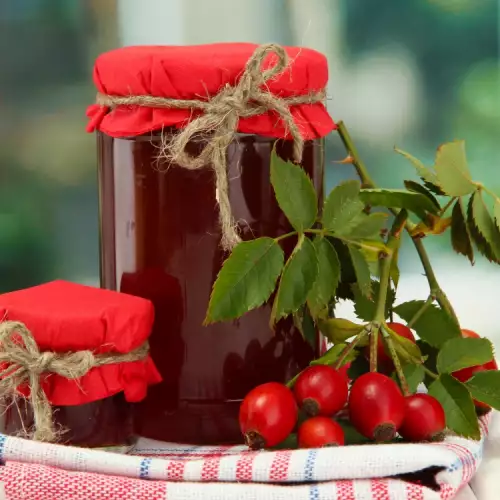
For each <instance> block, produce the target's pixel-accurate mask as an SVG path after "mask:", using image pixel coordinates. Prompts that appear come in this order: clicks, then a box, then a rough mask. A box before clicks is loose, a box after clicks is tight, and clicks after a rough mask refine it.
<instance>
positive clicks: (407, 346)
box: [384, 327, 422, 363]
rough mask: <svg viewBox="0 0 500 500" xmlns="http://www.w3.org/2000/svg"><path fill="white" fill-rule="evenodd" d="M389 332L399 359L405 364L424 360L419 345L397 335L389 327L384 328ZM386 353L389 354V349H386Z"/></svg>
mask: <svg viewBox="0 0 500 500" xmlns="http://www.w3.org/2000/svg"><path fill="white" fill-rule="evenodd" d="M384 329H386V330H387V333H388V334H389V335H390V337H391V338H392V343H393V345H394V349H395V350H396V353H397V355H398V357H399V359H400V360H401V361H402V362H404V363H409V362H412V363H414V362H415V360H421V359H422V353H421V352H420V349H419V347H418V345H417V344H416V343H414V342H412V341H411V340H408V339H407V338H405V337H403V336H401V335H399V334H397V333H396V332H395V331H394V330H391V329H390V328H389V327H384ZM386 352H389V349H388V348H387V349H386Z"/></svg>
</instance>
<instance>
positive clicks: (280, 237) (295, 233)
mask: <svg viewBox="0 0 500 500" xmlns="http://www.w3.org/2000/svg"><path fill="white" fill-rule="evenodd" d="M296 235H297V231H292V232H291V233H286V234H282V235H281V236H278V237H277V238H274V241H275V242H276V243H278V241H281V240H285V239H286V238H290V237H291V236H296Z"/></svg>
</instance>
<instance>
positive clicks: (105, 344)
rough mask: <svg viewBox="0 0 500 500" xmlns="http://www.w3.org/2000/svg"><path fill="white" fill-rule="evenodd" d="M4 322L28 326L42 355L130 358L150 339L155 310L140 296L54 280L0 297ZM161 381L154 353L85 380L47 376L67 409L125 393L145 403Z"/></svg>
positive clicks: (50, 393)
mask: <svg viewBox="0 0 500 500" xmlns="http://www.w3.org/2000/svg"><path fill="white" fill-rule="evenodd" d="M0 318H2V319H3V320H9V321H20V322H22V323H24V324H25V325H26V327H27V328H28V329H29V330H30V331H31V333H32V335H33V337H34V339H35V341H36V343H37V344H38V347H39V349H40V351H53V352H60V353H65V352H75V351H83V350H90V351H92V352H93V353H94V354H102V353H112V352H116V353H123V354H125V353H128V352H130V351H133V350H134V349H136V348H138V347H139V346H141V345H142V344H143V343H144V342H145V341H146V340H147V339H148V337H149V334H150V332H151V329H152V326H153V319H154V308H153V304H152V303H151V302H150V301H148V300H146V299H143V298H140V297H134V296H132V295H127V294H124V293H119V292H113V291H110V290H103V289H99V288H94V287H89V286H84V285H79V284H75V283H69V282H66V281H53V282H50V283H46V284H43V285H39V286H35V287H32V288H28V289H25V290H19V291H16V292H11V293H6V294H3V295H0ZM160 381H161V377H160V375H159V373H158V371H157V369H156V367H155V366H154V363H153V361H152V360H151V358H150V357H149V355H148V356H147V357H146V358H144V359H143V360H138V361H130V362H124V363H118V364H109V365H104V366H100V367H98V368H93V369H91V370H90V371H89V372H88V373H87V374H86V375H84V376H83V377H81V378H80V379H79V380H68V379H66V378H64V377H61V376H60V375H57V374H47V375H44V376H43V380H42V387H43V388H44V390H45V393H46V394H47V397H48V399H49V401H50V402H51V404H52V405H55V406H64V405H80V404H84V403H90V402H92V401H96V400H99V399H103V398H106V397H109V396H113V395H114V394H117V393H118V392H121V391H124V392H125V397H126V399H127V400H128V401H140V400H142V399H144V397H145V396H146V390H147V386H148V385H150V384H154V383H158V382H160ZM21 389H22V390H21V392H23V393H26V390H25V388H21Z"/></svg>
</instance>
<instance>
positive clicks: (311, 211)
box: [271, 152, 318, 232]
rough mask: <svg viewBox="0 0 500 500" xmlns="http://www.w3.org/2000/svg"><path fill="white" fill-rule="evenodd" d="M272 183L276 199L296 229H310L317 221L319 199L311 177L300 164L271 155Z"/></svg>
mask: <svg viewBox="0 0 500 500" xmlns="http://www.w3.org/2000/svg"><path fill="white" fill-rule="evenodd" d="M271 183H272V185H273V188H274V193H275V195H276V200H277V201H278V204H279V206H280V208H281V210H283V213H284V214H285V215H286V217H287V219H288V220H289V221H290V224H291V225H292V226H293V228H294V229H295V230H296V231H299V232H302V231H304V230H305V229H309V228H311V227H312V226H313V224H314V223H315V222H316V217H317V215H318V199H317V197H316V191H315V189H314V186H313V183H312V182H311V179H310V178H309V176H308V175H307V174H306V172H305V171H304V169H303V168H302V167H300V166H299V165H294V164H293V163H290V162H285V161H283V160H282V159H281V158H280V157H279V156H278V155H277V154H276V152H273V154H272V156H271Z"/></svg>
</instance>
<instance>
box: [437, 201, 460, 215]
mask: <svg viewBox="0 0 500 500" xmlns="http://www.w3.org/2000/svg"><path fill="white" fill-rule="evenodd" d="M456 199H457V197H456V196H454V197H453V198H450V199H449V201H448V203H447V204H446V205H445V206H444V207H443V208H442V209H441V210H440V211H439V216H440V217H442V216H443V215H444V214H445V213H446V210H448V209H449V208H450V207H451V206H452V205H453V203H454V202H455V200H456Z"/></svg>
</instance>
